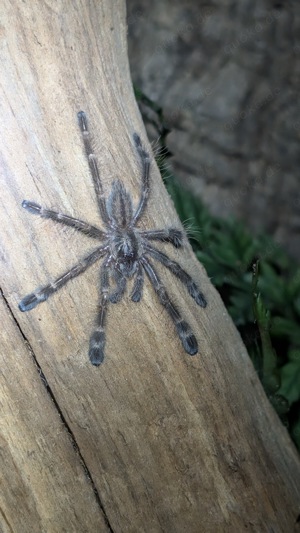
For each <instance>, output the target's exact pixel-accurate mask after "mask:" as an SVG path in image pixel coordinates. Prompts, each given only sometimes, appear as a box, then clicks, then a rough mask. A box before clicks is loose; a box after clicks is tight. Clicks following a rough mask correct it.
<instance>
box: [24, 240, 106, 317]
mask: <svg viewBox="0 0 300 533" xmlns="http://www.w3.org/2000/svg"><path fill="white" fill-rule="evenodd" d="M106 252H107V247H106V246H101V247H100V248H97V249H96V250H94V251H93V252H92V253H91V254H89V255H88V256H86V257H85V258H84V259H82V260H81V261H80V263H78V265H75V266H74V267H73V268H71V269H70V270H68V271H67V272H65V273H64V274H62V276H60V277H59V278H57V280H55V281H54V282H52V283H49V284H48V285H45V286H44V287H42V288H41V289H38V290H36V291H35V292H32V293H31V294H28V295H27V296H25V298H23V300H21V302H20V303H19V309H20V311H23V312H24V311H31V309H34V308H35V307H36V306H37V305H38V304H40V303H41V302H45V301H46V300H48V298H49V296H51V294H53V293H54V292H57V291H58V290H59V289H61V288H62V287H63V286H64V285H65V284H66V283H68V281H70V279H73V278H76V277H77V276H79V274H81V273H82V272H85V270H86V269H87V268H88V267H89V266H91V265H92V264H93V263H95V262H96V261H98V259H100V257H103V256H104V255H105V253H106Z"/></svg>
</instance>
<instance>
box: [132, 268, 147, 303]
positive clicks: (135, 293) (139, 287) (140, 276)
mask: <svg viewBox="0 0 300 533" xmlns="http://www.w3.org/2000/svg"><path fill="white" fill-rule="evenodd" d="M143 286H144V272H143V269H142V267H141V265H140V264H139V267H138V271H137V274H136V277H135V280H134V285H133V288H132V292H131V294H130V297H131V300H132V301H133V302H139V301H140V299H141V298H142V294H143Z"/></svg>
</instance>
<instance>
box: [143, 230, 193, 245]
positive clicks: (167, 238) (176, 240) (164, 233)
mask: <svg viewBox="0 0 300 533" xmlns="http://www.w3.org/2000/svg"><path fill="white" fill-rule="evenodd" d="M140 235H141V236H142V237H144V239H149V240H150V241H163V242H169V243H171V244H173V246H175V248H180V247H181V246H182V241H183V234H182V231H180V230H179V229H176V228H169V229H157V230H149V231H141V232H140Z"/></svg>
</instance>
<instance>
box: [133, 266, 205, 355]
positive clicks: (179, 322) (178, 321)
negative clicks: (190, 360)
mask: <svg viewBox="0 0 300 533" xmlns="http://www.w3.org/2000/svg"><path fill="white" fill-rule="evenodd" d="M141 263H142V265H143V267H144V269H145V272H146V274H147V276H148V278H149V280H150V282H151V284H152V286H153V288H154V290H155V292H156V294H157V296H158V298H159V301H160V303H161V305H163V307H164V308H165V309H166V311H167V312H168V313H169V316H170V317H171V319H172V320H173V322H174V325H175V328H176V330H177V333H178V336H179V338H180V340H181V342H182V346H183V348H184V349H185V351H186V352H187V353H188V354H189V355H195V354H196V353H197V352H198V343H197V340H196V337H195V335H194V334H193V332H192V330H191V328H190V326H189V325H188V323H187V322H185V321H184V320H183V319H182V317H181V315H180V313H179V311H178V309H176V307H175V305H174V304H173V303H172V302H171V300H170V297H169V295H168V293H167V291H166V290H165V288H164V286H163V285H162V283H161V281H160V279H159V277H158V275H157V273H156V272H155V270H154V268H153V266H152V265H151V263H150V262H149V261H148V259H146V258H142V259H141Z"/></svg>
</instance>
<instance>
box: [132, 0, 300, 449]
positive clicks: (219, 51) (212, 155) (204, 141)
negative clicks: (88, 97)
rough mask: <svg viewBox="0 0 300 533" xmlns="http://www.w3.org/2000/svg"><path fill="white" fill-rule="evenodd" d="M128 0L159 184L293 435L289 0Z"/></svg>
mask: <svg viewBox="0 0 300 533" xmlns="http://www.w3.org/2000/svg"><path fill="white" fill-rule="evenodd" d="M127 12H128V46H129V61H130V66H131V73H132V79H133V83H134V86H135V90H136V96H137V101H138V103H139V105H140V109H141V112H142V115H143V118H144V122H145V125H146V128H147V131H148V136H149V138H150V140H152V141H154V142H155V141H156V142H155V147H156V154H157V162H158V164H159V166H160V170H161V173H162V176H163V178H164V180H165V185H166V187H167V189H168V191H169V193H170V195H171V197H172V199H173V201H174V204H175V207H176V209H177V212H178V214H179V216H180V218H181V220H182V221H183V222H184V221H188V222H189V223H190V224H191V225H192V227H193V231H194V233H193V231H192V232H191V234H190V242H191V244H192V246H193V249H194V252H195V254H196V256H197V257H198V259H199V260H200V261H201V262H202V263H203V265H204V266H205V268H206V270H207V273H208V276H209V277H210V279H211V281H212V283H213V284H214V285H215V286H216V287H217V289H218V291H219V293H220V295H221V297H222V299H223V301H224V303H225V305H226V308H227V310H228V312H229V313H230V315H231V317H232V319H233V321H234V322H235V324H236V326H237V328H238V329H239V331H240V334H241V335H242V338H243V340H244V343H245V345H246V347H247V349H248V353H249V355H250V357H251V359H252V361H253V364H254V366H255V368H256V370H257V373H258V375H259V377H260V379H261V382H262V384H263V386H264V389H265V392H266V394H267V396H268V397H269V400H270V402H271V403H272V404H273V406H274V408H275V409H276V411H277V413H278V415H279V416H280V417H281V420H282V422H283V424H285V425H286V427H287V428H288V430H289V432H290V434H291V437H292V438H293V439H294V442H295V444H296V445H297V446H298V449H300V267H299V260H300V234H299V228H300V187H299V185H300V183H299V178H298V168H299V163H300V151H299V149H298V142H299V137H300V112H299V96H298V93H299V81H300V62H299V58H300V31H299V30H300V4H299V2H296V1H293V0H287V1H285V2H280V1H275V0H259V1H256V0H239V1H237V0H223V1H218V0H216V1H212V0H208V1H207V2H205V1H203V2H202V1H201V0H199V1H196V0H186V1H185V2H182V1H179V0H153V1H152V2H151V3H150V2H147V1H146V0H127ZM157 139H159V140H157ZM158 149H160V150H161V151H162V152H161V153H162V154H163V158H162V157H161V156H160V157H159V152H158ZM166 168H167V169H166Z"/></svg>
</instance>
